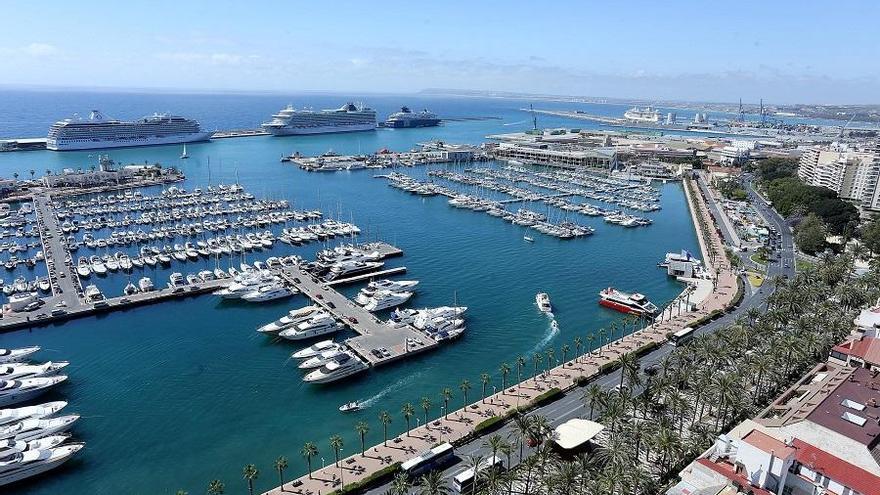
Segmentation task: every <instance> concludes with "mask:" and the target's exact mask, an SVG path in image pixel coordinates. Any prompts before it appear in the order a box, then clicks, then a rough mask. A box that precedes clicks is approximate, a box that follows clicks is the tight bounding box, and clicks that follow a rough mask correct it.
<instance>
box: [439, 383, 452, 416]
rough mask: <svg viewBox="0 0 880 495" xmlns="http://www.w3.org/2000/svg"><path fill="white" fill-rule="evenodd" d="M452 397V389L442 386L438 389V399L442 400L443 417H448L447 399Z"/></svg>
mask: <svg viewBox="0 0 880 495" xmlns="http://www.w3.org/2000/svg"><path fill="white" fill-rule="evenodd" d="M451 398H452V389H451V388H449V387H443V390H441V391H440V399H441V400H442V401H443V417H444V418H445V419H449V399H451Z"/></svg>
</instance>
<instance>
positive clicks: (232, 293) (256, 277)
mask: <svg viewBox="0 0 880 495" xmlns="http://www.w3.org/2000/svg"><path fill="white" fill-rule="evenodd" d="M277 281H278V278H277V277H275V276H274V275H272V274H271V273H270V272H256V273H254V272H246V273H245V274H243V275H238V276H237V277H236V278H235V281H233V282H232V283H231V284H230V285H229V286H228V287H225V288H223V289H220V290H218V291H216V292H214V295H215V296H220V297H222V298H223V299H241V298H242V297H243V296H244V295H245V294H249V293H251V292H254V291H256V290H259V289H260V288H261V287H263V286H266V285H270V284H272V283H274V282H277Z"/></svg>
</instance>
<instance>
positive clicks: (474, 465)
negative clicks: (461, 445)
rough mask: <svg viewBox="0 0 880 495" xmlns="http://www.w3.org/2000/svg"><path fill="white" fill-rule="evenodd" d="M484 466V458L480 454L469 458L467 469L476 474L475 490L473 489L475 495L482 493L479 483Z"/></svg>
mask: <svg viewBox="0 0 880 495" xmlns="http://www.w3.org/2000/svg"><path fill="white" fill-rule="evenodd" d="M482 464H483V456H481V455H479V454H477V455H471V456H467V467H468V469H471V470H473V472H474V484H473V485H472V486H473V488H472V489H471V490H472V491H473V493H480V490H479V489H478V487H477V482H478V481H479V480H480V478H479V476H478V475H479V473H480V467H482Z"/></svg>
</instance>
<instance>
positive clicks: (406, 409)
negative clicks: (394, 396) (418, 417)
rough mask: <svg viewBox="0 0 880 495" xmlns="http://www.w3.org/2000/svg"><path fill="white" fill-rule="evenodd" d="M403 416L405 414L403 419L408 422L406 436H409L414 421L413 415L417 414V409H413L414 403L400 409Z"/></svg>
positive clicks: (408, 403)
mask: <svg viewBox="0 0 880 495" xmlns="http://www.w3.org/2000/svg"><path fill="white" fill-rule="evenodd" d="M400 412H401V414H403V419H405V420H406V436H409V431H410V430H411V427H410V421H411V420H412V417H413V415H414V414H415V413H416V408H415V407H413V405H412V403H410V402H407V403H406V404H404V405H403V407H402V408H401V409H400Z"/></svg>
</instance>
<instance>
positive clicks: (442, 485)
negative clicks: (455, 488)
mask: <svg viewBox="0 0 880 495" xmlns="http://www.w3.org/2000/svg"><path fill="white" fill-rule="evenodd" d="M419 485H420V486H421V488H419V495H449V485H447V484H446V480H444V479H443V474H442V473H441V472H440V471H439V470H436V469H435V470H434V471H431V472H430V473H427V474H424V475H422V476H421V477H420V478H419Z"/></svg>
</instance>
